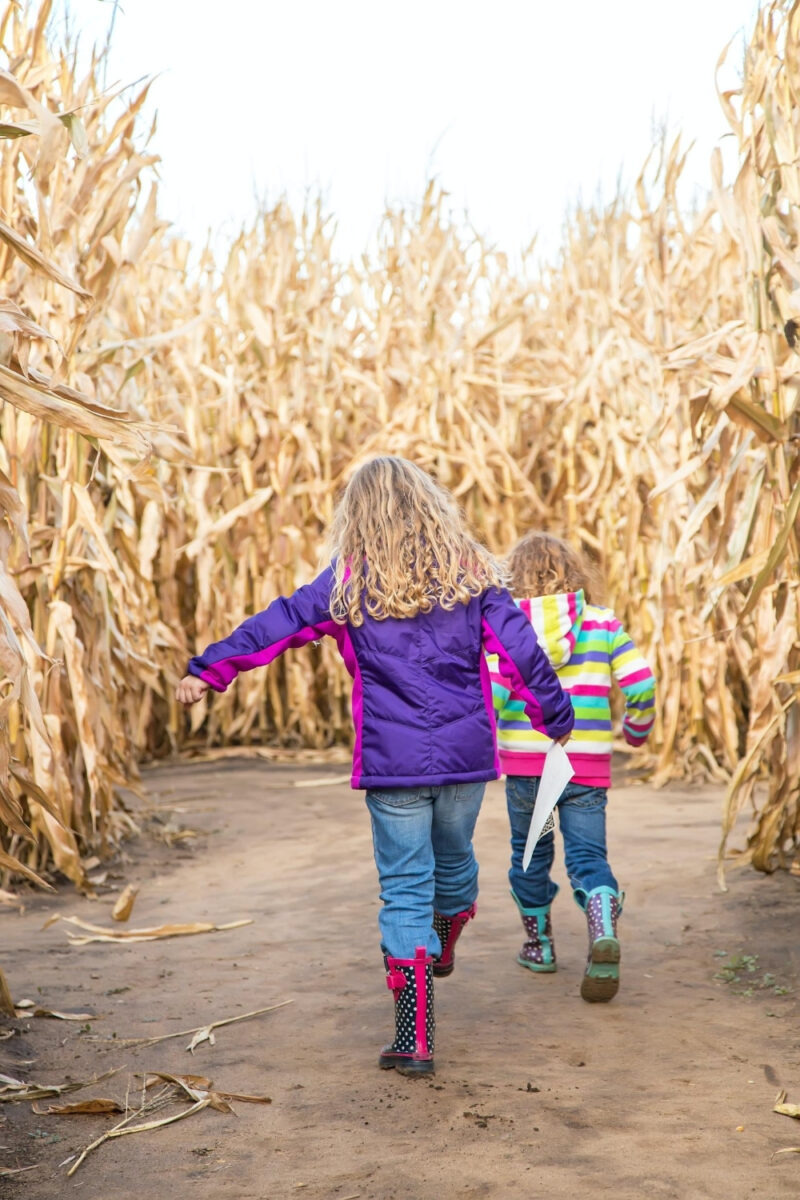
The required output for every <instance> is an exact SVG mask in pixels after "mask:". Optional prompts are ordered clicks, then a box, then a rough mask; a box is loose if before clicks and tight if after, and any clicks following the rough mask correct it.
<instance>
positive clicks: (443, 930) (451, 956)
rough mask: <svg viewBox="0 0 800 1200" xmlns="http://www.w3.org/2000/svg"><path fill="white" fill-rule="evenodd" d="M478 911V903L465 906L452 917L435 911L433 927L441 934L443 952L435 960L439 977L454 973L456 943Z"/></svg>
mask: <svg viewBox="0 0 800 1200" xmlns="http://www.w3.org/2000/svg"><path fill="white" fill-rule="evenodd" d="M476 911H477V905H475V904H471V905H470V907H469V908H465V909H464V911H463V912H460V913H455V915H454V916H452V917H445V916H443V915H442V913H438V912H434V914H433V928H434V929H435V930H436V933H437V934H438V936H439V941H440V942H441V943H442V953H441V954H440V955H439V957H438V958H434V960H433V973H434V975H435V976H436V978H437V979H439V978H441V977H443V976H445V975H452V974H453V968H454V967H455V965H456V961H455V959H456V956H455V945H456V942H457V941H458V939H459V938H460V937H461V931H462V930H463V928H464V926H465V925H466V924H467V922H468V921H471V920H472V918H473V917H474V916H475V913H476Z"/></svg>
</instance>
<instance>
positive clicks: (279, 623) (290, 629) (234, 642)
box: [176, 567, 335, 704]
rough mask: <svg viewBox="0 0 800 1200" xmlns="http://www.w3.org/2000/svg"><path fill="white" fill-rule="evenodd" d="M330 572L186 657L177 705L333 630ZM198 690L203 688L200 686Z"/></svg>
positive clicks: (218, 688)
mask: <svg viewBox="0 0 800 1200" xmlns="http://www.w3.org/2000/svg"><path fill="white" fill-rule="evenodd" d="M332 579H333V572H332V571H331V569H330V567H328V568H326V570H324V571H323V572H322V574H321V575H318V576H317V578H316V579H315V580H314V581H313V583H309V584H306V585H305V586H304V587H301V588H298V589H297V591H296V592H294V593H293V594H292V595H291V596H279V597H278V599H277V600H273V602H272V604H270V605H269V607H268V608H265V609H264V611H263V612H260V613H256V615H255V616H254V617H248V619H247V620H246V621H243V622H242V624H241V625H239V627H238V628H237V629H234V631H233V633H232V634H230V636H229V637H226V638H223V640H222V641H220V642H213V643H212V644H211V645H210V646H207V647H206V649H205V650H204V651H203V653H202V654H198V655H197V656H196V657H195V658H192V659H191V660H190V661H189V673H188V675H186V676H184V678H183V679H182V680H181V682H180V683H179V684H178V689H177V692H176V696H177V698H178V700H180V701H181V703H182V704H194V702H195V701H196V700H199V699H200V698H201V697H202V696H203V695H204V693H205V691H206V690H207V689H208V688H209V687H211V688H213V689H214V691H216V692H224V691H225V689H226V688H227V686H228V684H229V683H231V682H232V680H234V679H235V678H236V676H237V675H238V674H239V672H240V671H250V670H252V669H253V667H263V666H266V665H267V663H271V662H272V660H273V659H275V658H277V657H278V655H279V654H282V653H283V652H284V650H288V649H289V647H290V646H303V645H305V644H306V642H312V641H316V640H317V639H318V638H321V637H324V635H325V634H326V633H331V632H334V631H335V623H334V621H333V620H332V618H331V615H330V594H331V582H332ZM201 689H202V690H201Z"/></svg>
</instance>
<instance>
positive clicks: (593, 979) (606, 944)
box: [581, 937, 620, 1004]
mask: <svg viewBox="0 0 800 1200" xmlns="http://www.w3.org/2000/svg"><path fill="white" fill-rule="evenodd" d="M619 960H620V946H619V941H618V940H617V938H611V937H607V938H598V939H597V941H596V942H594V943H593V944H592V952H591V956H590V958H589V962H588V963H587V966H586V974H585V975H584V977H583V979H582V980H581V996H582V997H583V999H584V1000H588V1002H589V1003H590V1004H605V1003H606V1002H607V1001H609V1000H613V999H614V997H615V996H616V994H617V992H618V991H619Z"/></svg>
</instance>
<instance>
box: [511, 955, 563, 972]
mask: <svg viewBox="0 0 800 1200" xmlns="http://www.w3.org/2000/svg"><path fill="white" fill-rule="evenodd" d="M517 962H518V963H519V965H520V966H521V967H527V968H528V970H529V971H535V972H536V974H537V975H552V973H553V971H555V970H556V964H555V963H536V962H531V961H530V959H527V958H522V957H519V958H517Z"/></svg>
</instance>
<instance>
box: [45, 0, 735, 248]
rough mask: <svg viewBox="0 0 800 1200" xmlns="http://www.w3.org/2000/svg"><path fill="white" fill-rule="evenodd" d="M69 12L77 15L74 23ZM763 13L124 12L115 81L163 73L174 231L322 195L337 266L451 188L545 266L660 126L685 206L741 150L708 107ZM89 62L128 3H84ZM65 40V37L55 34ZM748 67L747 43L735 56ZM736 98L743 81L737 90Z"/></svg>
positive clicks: (453, 1) (673, 0)
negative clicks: (679, 163)
mask: <svg viewBox="0 0 800 1200" xmlns="http://www.w3.org/2000/svg"><path fill="white" fill-rule="evenodd" d="M64 7H65V5H64V3H63V0H62V6H61V12H62V13H63V9H64ZM757 7H758V5H757V2H756V0H369V2H365V0H224V3H220V2H219V0H121V4H120V5H119V7H118V11H117V13H116V18H115V27H114V37H113V42H112V54H111V65H110V67H109V73H108V82H109V84H110V83H111V82H112V81H117V80H119V81H121V82H132V81H133V80H135V79H137V78H139V77H140V76H142V75H149V74H159V78H158V79H157V80H156V82H155V84H154V86H153V89H152V97H153V105H152V107H153V108H157V110H158V116H159V122H158V133H157V135H156V141H155V146H154V148H155V150H156V151H157V152H158V153H160V154H161V155H162V158H163V163H162V166H161V168H160V173H161V177H162V180H163V187H162V203H161V208H162V212H163V215H164V216H165V217H167V218H169V219H171V220H173V221H174V222H175V223H176V224H177V226H178V228H179V229H181V230H182V231H183V232H187V233H188V234H189V235H190V236H192V237H194V238H198V239H200V238H203V237H204V236H205V233H206V231H207V230H208V229H209V228H212V229H214V230H217V231H220V230H221V231H222V232H223V233H224V234H234V233H235V232H236V231H237V229H238V228H239V226H240V225H241V224H242V223H243V222H246V221H248V220H250V219H251V218H252V215H253V213H254V211H255V207H256V197H258V198H259V199H261V200H262V201H266V202H267V203H269V204H273V203H274V202H275V201H276V200H277V199H278V198H279V197H280V196H281V195H282V194H284V193H285V194H286V195H287V196H288V197H289V199H290V201H291V202H292V204H293V205H294V206H295V207H301V206H302V204H303V202H304V199H305V197H306V195H307V194H309V193H310V194H311V195H316V194H317V193H321V195H322V197H323V200H324V204H325V207H326V208H327V209H328V210H329V211H330V212H332V213H333V214H334V215H335V217H336V220H337V227H338V234H337V239H338V247H339V252H340V253H341V254H346V255H352V254H357V253H359V252H360V251H361V250H362V249H364V248H365V247H366V245H367V244H368V242H369V240H370V238H371V236H372V235H373V234H374V232H375V229H376V227H377V225H378V222H379V220H380V217H381V214H382V212H383V210H384V208H385V206H386V204H387V202H391V203H397V202H403V203H408V204H414V203H416V202H418V201H419V199H420V198H421V195H422V190H423V187H424V183H425V180H426V179H427V178H428V177H430V176H431V175H435V176H436V177H437V178H438V180H439V181H440V182H441V184H442V185H443V186H444V188H445V189H446V190H447V191H448V192H449V193H450V204H451V206H452V210H453V212H454V213H455V214H456V215H457V216H459V217H460V216H461V215H462V214H463V212H464V211H465V210H466V211H467V212H468V215H469V218H470V220H471V222H472V224H473V225H474V226H475V227H476V228H477V229H478V230H479V231H480V232H482V233H485V234H487V235H488V236H489V237H490V238H491V239H492V240H493V241H494V242H495V243H496V244H497V245H498V246H499V247H500V248H502V249H505V250H508V251H510V252H512V253H515V252H516V251H518V250H519V248H520V247H521V246H523V245H524V244H525V243H527V241H529V240H530V238H531V237H532V236H533V235H534V234H535V233H537V232H538V233H539V235H540V237H539V246H540V248H541V249H542V251H543V252H545V253H548V254H549V253H550V252H552V250H553V249H554V248H555V247H556V246H557V244H558V236H559V231H560V228H561V223H562V220H563V217H564V214H565V212H566V210H567V208H568V206H569V205H571V204H573V203H574V202H575V200H576V199H577V198H578V197H579V196H583V197H584V198H585V199H588V198H591V197H593V196H594V195H595V194H596V193H597V189H598V186H599V187H600V190H601V194H602V195H603V196H604V197H609V198H610V196H611V195H612V194H613V191H614V188H615V185H616V180H617V178H618V176H620V175H621V178H622V180H623V184H624V185H625V186H626V187H629V186H630V185H631V184H632V182H633V180H634V179H635V177H636V174H637V173H638V170H639V168H640V166H641V164H642V163H643V161H644V158H645V156H646V154H647V152H648V149H649V148H650V146H651V144H652V138H653V123H654V121H655V122H656V123H661V122H662V121H663V120H664V119H666V123H667V128H668V130H669V131H670V132H671V133H675V132H677V131H678V130H682V131H683V132H684V134H685V135H686V138H687V142H688V141H689V140H692V139H694V140H695V142H696V148H695V149H694V151H693V152H692V154H691V156H690V159H689V165H688V170H687V187H686V190H685V195H686V196H687V198H688V196H689V195H690V194H691V192H692V189H694V188H702V189H705V187H706V186H707V183H708V178H709V172H708V159H709V154H710V151H711V148H712V147H713V145H715V144H716V143H717V141H718V139H719V138H720V136H721V135H723V134H724V133H725V132H726V130H727V127H726V124H725V120H724V117H723V115H722V112H721V109H720V107H719V103H718V100H717V97H716V93H715V89H714V72H715V65H716V61H717V58H718V56H719V54H720V52H721V50H722V48H723V46H724V45H725V43H726V42H727V41H728V39H729V38H731V37H732V36H733V35H735V34H737V33H738V34H741V32H742V30H743V29H747V31H748V32H749V30H750V26H751V23H752V21H753V18H754V16H755V13H756V11H757ZM69 9H70V12H71V21H72V25H73V28H74V29H76V30H81V31H82V38H83V40H84V41H85V42H91V41H92V40H97V39H98V38H102V37H103V35H104V34H105V31H106V30H107V28H108V24H109V21H110V19H111V14H112V9H113V0H69ZM56 19H57V20H61V19H63V17H62V16H61V15H58V16H57V18H56ZM731 62H732V65H733V66H734V67H735V68H737V69H738V66H739V64H740V62H741V41H740V40H739V41H737V43H736V46H735V47H734V48H733V49H732V52H731ZM729 77H730V76H729Z"/></svg>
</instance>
